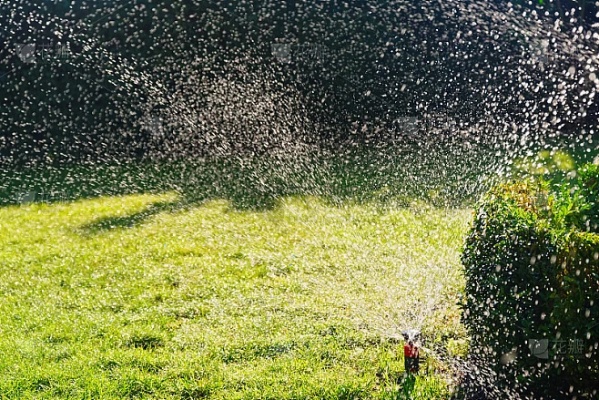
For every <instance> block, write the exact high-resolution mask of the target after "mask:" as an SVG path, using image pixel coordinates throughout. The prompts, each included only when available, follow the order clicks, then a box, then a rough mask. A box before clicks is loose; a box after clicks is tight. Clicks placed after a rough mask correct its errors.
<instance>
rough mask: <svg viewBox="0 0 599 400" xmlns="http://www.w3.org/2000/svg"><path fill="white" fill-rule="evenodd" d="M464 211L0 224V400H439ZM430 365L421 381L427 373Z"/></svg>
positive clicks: (208, 209)
mask: <svg viewBox="0 0 599 400" xmlns="http://www.w3.org/2000/svg"><path fill="white" fill-rule="evenodd" d="M470 218H471V214H470V211H468V210H465V209H442V208H433V207H429V206H427V205H426V204H424V203H412V205H411V206H409V207H392V206H377V205H376V204H369V203H362V204H359V203H351V204H350V203H346V204H342V205H340V204H336V205H335V204H331V202H330V201H325V200H323V199H321V198H318V197H309V196H302V197H293V196H290V197H284V198H281V199H278V200H277V201H276V203H275V204H272V205H271V206H270V207H268V208H266V209H260V210H256V209H239V207H235V205H234V203H233V202H232V201H230V200H219V199H205V200H203V201H191V202H190V201H187V200H186V199H184V198H181V195H179V194H176V193H163V194H133V195H127V196H101V197H97V198H88V199H83V198H82V199H78V200H75V201H72V202H66V203H62V202H55V203H51V204H44V203H37V204H27V205H9V206H4V207H2V208H0V228H1V229H0V293H1V296H0V332H1V334H0V372H1V373H0V397H3V398H32V399H33V398H35V399H39V398H102V399H122V398H154V399H200V398H214V399H236V398H237V399H250V398H260V399H308V398H318V399H321V398H323V399H357V398H368V399H370V398H375V399H398V398H406V396H410V397H412V398H417V399H435V398H437V399H442V398H448V397H449V391H450V385H448V382H447V378H448V375H447V374H446V372H445V367H444V366H443V364H442V363H440V362H434V361H432V357H431V358H430V359H429V362H428V367H427V368H424V369H428V370H429V373H428V374H426V373H424V372H423V373H422V374H421V375H420V376H418V377H417V378H416V380H415V381H413V382H410V381H403V380H402V379H403V374H404V371H403V359H402V355H401V351H400V347H401V342H400V341H397V340H396V337H397V334H398V333H399V331H400V330H401V329H402V328H406V327H411V326H417V327H420V328H421V329H422V330H423V332H424V336H425V338H427V341H428V343H429V344H430V345H431V346H432V345H435V346H437V347H439V346H440V347H443V346H445V345H452V346H455V344H456V343H460V341H462V340H463V338H464V336H465V333H464V330H463V327H462V326H461V324H460V322H459V310H458V308H457V305H456V303H457V298H458V296H459V294H460V293H461V291H462V288H463V284H464V282H463V277H462V270H461V267H460V264H459V251H460V247H461V244H462V240H463V236H464V234H465V231H466V229H467V224H468V222H469V220H470ZM425 365H426V364H425Z"/></svg>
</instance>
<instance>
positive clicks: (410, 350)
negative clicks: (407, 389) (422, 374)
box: [401, 329, 420, 374]
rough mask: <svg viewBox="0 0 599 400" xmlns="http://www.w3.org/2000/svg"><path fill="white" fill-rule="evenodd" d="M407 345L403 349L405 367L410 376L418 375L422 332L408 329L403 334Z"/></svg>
mask: <svg viewBox="0 0 599 400" xmlns="http://www.w3.org/2000/svg"><path fill="white" fill-rule="evenodd" d="M401 334H402V336H403V337H404V339H405V341H406V344H405V345H404V347H403V351H404V366H405V369H406V372H407V373H408V374H411V373H413V374H416V373H418V371H419V370H420V348H419V346H418V342H417V341H418V339H419V337H420V331H419V330H416V329H408V330H405V331H402V332H401Z"/></svg>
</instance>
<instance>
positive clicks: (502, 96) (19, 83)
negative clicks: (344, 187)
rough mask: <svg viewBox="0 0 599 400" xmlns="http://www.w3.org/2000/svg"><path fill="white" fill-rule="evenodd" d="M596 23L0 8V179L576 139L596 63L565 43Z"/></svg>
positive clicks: (170, 4)
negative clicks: (321, 152) (89, 169)
mask: <svg viewBox="0 0 599 400" xmlns="http://www.w3.org/2000/svg"><path fill="white" fill-rule="evenodd" d="M572 9H573V12H572ZM598 11H599V10H598V9H597V5H596V3H595V2H594V1H582V2H581V1H569V0H561V1H553V2H548V1H544V2H525V1H512V2H510V3H508V2H504V1H495V2H482V1H478V2H476V1H445V2H437V1H424V2H411V1H409V2H408V1H391V2H390V1H383V2H368V1H327V2H296V1H289V0H288V1H260V2H259V1H251V0H248V1H224V0H220V1H201V0H195V1H194V0H174V1H170V0H169V1H166V0H154V1H149V0H135V1H126V2H125V1H123V2H115V1H93V2H84V1H76V2H70V1H59V0H57V1H43V2H39V1H35V2H34V1H24V0H17V1H3V2H1V3H0V43H3V46H2V48H0V107H1V108H0V156H1V161H0V165H1V166H2V168H16V167H17V166H23V165H45V164H51V165H64V164H72V163H81V162H92V163H96V162H112V161H115V160H118V161H122V160H125V159H133V160H136V159H143V158H150V159H153V158H167V159H168V158H185V157H189V156H190V155H193V156H198V155H202V156H209V155H211V154H221V155H230V154H233V153H244V152H251V153H252V154H260V153H265V154H268V153H269V152H274V151H277V149H279V150H280V149H282V148H283V147H284V146H282V145H281V144H280V143H279V144H277V138H279V141H280V142H285V143H288V142H289V141H296V142H297V141H301V143H304V144H309V145H310V146H313V145H315V146H319V147H324V148H329V149H331V150H333V151H334V150H335V149H338V148H342V147H347V146H349V147H352V146H353V147H356V146H357V147H360V146H364V145H370V144H372V143H375V144H376V143H378V144H382V145H385V144H388V143H391V142H393V143H396V142H401V143H409V142H410V141H428V140H434V141H441V142H452V141H464V140H467V141H472V142H477V143H481V142H488V143H489V149H490V150H489V151H492V150H491V148H492V145H493V144H496V143H497V141H498V140H502V138H503V139H505V141H512V142H513V141H517V140H518V137H521V136H522V135H531V134H532V135H541V136H542V135H544V134H545V133H546V134H547V136H548V137H554V138H555V136H560V135H562V136H572V135H580V134H581V132H587V133H588V132H589V131H590V130H591V129H593V128H594V127H596V125H597V116H598V115H599V113H598V108H597V105H596V104H595V102H593V101H589V98H588V96H586V95H585V96H579V94H580V93H581V92H584V91H586V92H587V94H588V92H594V90H595V89H594V86H593V85H592V83H589V82H588V80H586V79H585V77H586V76H587V75H588V73H587V72H585V70H584V65H585V62H586V57H585V55H584V54H585V52H586V53H589V54H593V52H594V53H595V54H596V49H593V48H592V47H588V46H592V45H593V40H592V39H588V38H585V35H584V33H582V34H581V33H580V32H581V31H576V30H575V29H577V28H578V27H581V29H583V30H584V32H591V31H593V30H594V31H596V30H597V29H596V27H593V24H595V23H596V22H597V12H598ZM556 20H560V21H561V23H562V28H561V33H559V34H557V33H555V32H553V31H552V27H553V26H554V25H555V21H556ZM552 39H555V41H552ZM543 40H547V43H546V47H545V48H544V50H539V49H541V48H542V45H540V43H542V42H543ZM569 40H571V41H572V42H571V43H577V44H580V46H581V47H580V48H578V49H576V48H574V49H572V46H571V43H570V42H568V41H569ZM23 44H29V45H35V52H34V53H33V56H32V57H33V58H32V59H29V60H28V59H27V57H25V60H24V59H23V53H20V52H21V49H22V48H21V47H20V46H21V45H23ZM595 45H596V43H595ZM277 46H279V47H277ZM281 46H282V47H281ZM539 46H540V47H539ZM584 46H587V47H586V48H585V47H584ZM568 48H570V50H567V49H568ZM277 49H279V50H281V49H282V51H283V52H282V53H277ZM564 49H566V50H564ZM28 61H32V62H28ZM541 64H542V65H541ZM570 66H574V67H575V69H574V71H575V73H574V74H573V75H568V74H566V73H565V72H566V71H567V70H568V69H569V67H570ZM539 83H543V86H542V87H541V88H539ZM560 83H562V84H564V85H565V88H566V89H565V90H564V88H563V87H562V88H560V87H559V85H560ZM560 95H563V97H560V98H559V102H557V103H554V104H551V101H547V99H556V98H557V97H558V96H560ZM246 100H247V101H246ZM257 104H259V105H257ZM231 108H232V109H231ZM414 119H416V120H418V129H417V132H416V133H412V134H410V130H409V129H407V128H406V126H407V125H409V124H410V121H412V120H414ZM281 132H283V134H282V133H281ZM465 132H466V133H465ZM281 135H282V136H281ZM552 135H553V136H552ZM591 135H597V133H596V131H594V132H591ZM281 137H283V139H280V138H281ZM584 137H585V138H586V136H584ZM277 146H279V147H277ZM293 149H295V150H292V151H301V150H299V148H298V147H297V146H296V147H293Z"/></svg>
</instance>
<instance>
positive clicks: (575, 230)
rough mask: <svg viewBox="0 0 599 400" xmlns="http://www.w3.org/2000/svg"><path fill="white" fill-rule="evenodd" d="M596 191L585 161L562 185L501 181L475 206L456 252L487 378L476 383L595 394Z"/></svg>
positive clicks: (524, 391) (533, 392)
mask: <svg viewBox="0 0 599 400" xmlns="http://www.w3.org/2000/svg"><path fill="white" fill-rule="evenodd" d="M598 188H599V167H598V166H596V165H592V164H590V165H585V166H583V167H581V168H580V169H579V170H578V171H577V173H576V174H575V175H574V176H570V177H569V178H568V179H563V180H560V181H557V180H542V179H535V180H525V181H519V182H510V183H503V184H500V185H498V186H496V187H494V188H493V189H491V190H490V191H489V192H488V193H487V194H486V195H485V196H484V198H483V199H482V201H481V202H480V204H479V207H478V213H477V214H476V217H475V219H474V222H473V225H472V227H471V230H470V233H469V235H468V237H467V239H466V243H465V247H464V252H463V254H462V262H463V264H464V266H465V272H466V291H465V294H466V296H465V301H464V304H463V308H464V313H463V320H464V323H465V325H466V327H467V328H468V330H469V332H470V335H471V351H470V357H471V361H472V362H473V363H475V364H477V365H478V366H479V367H480V368H478V371H483V370H487V371H488V372H487V373H486V375H492V377H491V378H492V379H491V378H490V377H489V376H484V377H482V376H481V377H479V378H480V379H476V378H475V380H478V381H479V382H485V385H488V386H493V390H494V391H495V392H496V393H499V392H503V393H508V392H509V393H511V394H512V395H518V396H523V397H524V396H528V397H532V398H562V397H567V398H572V397H573V396H578V397H579V398H580V397H583V398H584V397H585V396H590V397H591V398H597V396H598V392H597V388H599V349H598V342H599V339H598V338H599V229H598V225H599V224H598V223H599V206H598V204H597V202H596V201H597V189H598ZM490 381H492V383H491V384H489V382H490ZM487 389H488V390H486V389H485V388H482V390H483V391H484V392H487V393H491V392H492V390H491V389H490V388H487ZM478 390H479V391H480V390H481V388H479V389H478Z"/></svg>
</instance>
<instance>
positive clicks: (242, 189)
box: [0, 151, 481, 234]
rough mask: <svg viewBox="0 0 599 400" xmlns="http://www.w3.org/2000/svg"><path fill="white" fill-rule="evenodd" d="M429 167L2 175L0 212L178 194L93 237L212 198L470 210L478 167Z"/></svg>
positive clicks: (258, 207)
mask: <svg viewBox="0 0 599 400" xmlns="http://www.w3.org/2000/svg"><path fill="white" fill-rule="evenodd" d="M410 157H412V158H410ZM418 160H421V161H422V162H417V161H418ZM437 161H439V160H437ZM437 161H435V162H437ZM435 162H432V161H427V159H426V158H425V157H424V158H423V157H422V155H410V153H406V152H403V153H400V152H388V153H380V152H370V153H368V152H364V151H359V152H356V153H355V154H344V155H342V156H332V157H331V156H329V157H321V156H312V157H311V158H306V159H303V158H301V157H299V158H297V159H293V160H287V161H284V162H283V161H281V160H278V159H275V158H268V157H265V158H262V159H253V160H251V161H250V162H240V161H239V160H234V161H232V160H224V159H212V160H205V159H203V160H188V161H185V162H172V163H169V164H166V163H165V164H149V163H141V162H139V163H129V164H119V165H100V166H71V167H69V168H60V169H50V168H45V169H42V168H38V169H29V170H24V171H20V172H15V173H14V174H12V175H11V176H8V177H7V179H5V180H4V182H2V184H1V185H0V206H8V205H13V206H14V205H23V204H39V203H47V204H55V203H63V202H65V203H68V202H74V201H78V200H80V199H90V198H95V197H99V196H126V195H134V194H142V193H143V194H161V193H167V192H175V193H178V194H179V197H178V198H177V199H175V200H173V201H161V202H157V203H154V204H151V205H149V206H147V207H146V208H145V209H143V210H141V211H138V212H135V213H132V214H130V215H124V216H121V215H118V216H109V217H104V218H102V219H99V220H97V221H94V222H92V223H90V224H88V225H86V226H84V227H82V228H81V229H82V232H84V233H85V234H95V233H99V232H104V231H109V230H112V229H127V228H132V227H135V226H138V225H140V224H142V223H144V221H146V220H147V219H148V218H151V217H153V216H155V215H158V214H160V213H165V212H176V211H178V210H182V209H185V208H193V207H197V206H199V205H201V204H203V203H205V202H206V201H209V200H217V199H223V200H226V201H228V202H229V204H230V206H231V208H232V209H234V210H240V211H245V210H250V211H268V210H272V209H274V208H276V207H277V204H278V201H279V199H281V198H283V197H287V196H318V197H319V198H321V199H323V201H325V202H326V203H328V204H331V205H334V206H339V205H343V204H364V203H374V204H377V205H393V206H408V205H410V204H411V203H412V202H413V201H414V200H418V201H423V202H428V203H431V204H432V205H435V206H451V207H453V206H463V205H465V204H469V203H471V201H472V199H474V198H476V197H477V195H478V193H479V192H480V189H481V187H480V171H479V170H478V169H477V165H478V164H477V163H474V164H472V161H471V160H468V159H464V160H457V161H456V164H455V165H454V170H450V168H449V167H447V166H446V168H444V169H442V170H441V169H439V168H438V166H436V164H435Z"/></svg>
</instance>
